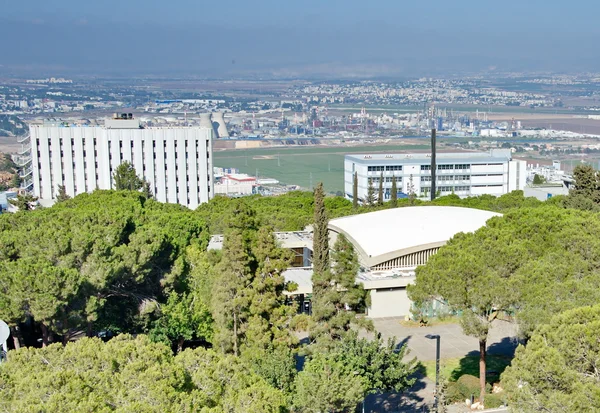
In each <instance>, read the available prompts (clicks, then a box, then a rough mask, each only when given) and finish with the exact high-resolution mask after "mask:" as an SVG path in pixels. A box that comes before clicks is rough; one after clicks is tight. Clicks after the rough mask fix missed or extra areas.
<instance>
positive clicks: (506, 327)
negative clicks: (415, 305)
mask: <svg viewBox="0 0 600 413" xmlns="http://www.w3.org/2000/svg"><path fill="white" fill-rule="evenodd" d="M401 320H402V319H400V318H382V319H376V320H373V324H374V325H375V329H376V331H378V332H379V333H380V334H381V337H382V338H383V339H384V340H387V339H388V338H389V337H396V343H398V344H404V343H406V344H407V346H408V348H409V350H410V352H409V354H408V356H407V358H409V359H412V358H413V357H416V358H417V359H418V360H419V361H429V360H435V346H436V343H435V340H431V339H428V338H425V336H426V335H428V334H439V335H440V337H441V340H440V353H441V358H442V359H446V358H454V357H464V356H467V355H478V354H479V342H478V341H477V339H476V338H473V337H469V336H466V335H465V334H463V332H462V329H461V327H460V326H459V325H458V324H441V325H434V326H427V327H404V326H403V325H402V324H400V321H401ZM516 335H517V329H516V327H515V326H514V325H513V324H511V323H507V322H504V321H496V322H494V324H493V327H492V330H491V331H490V335H489V339H488V347H487V349H488V354H503V355H511V354H513V353H514V350H515V348H516V346H517V344H518V343H517V340H516ZM434 389H435V383H434V382H433V381H431V380H429V379H428V378H427V377H424V376H422V375H418V376H417V381H416V383H415V385H414V386H413V387H412V388H411V389H410V390H408V391H407V392H405V393H403V394H377V395H370V396H369V397H368V398H367V399H366V404H365V409H364V411H365V412H371V413H384V412H385V413H404V412H429V411H430V408H431V406H433V393H434ZM448 411H449V412H451V413H458V412H464V411H470V410H468V409H466V408H465V407H464V406H461V405H454V406H449V408H448ZM492 411H495V412H504V411H506V410H502V409H495V410H490V411H489V412H492Z"/></svg>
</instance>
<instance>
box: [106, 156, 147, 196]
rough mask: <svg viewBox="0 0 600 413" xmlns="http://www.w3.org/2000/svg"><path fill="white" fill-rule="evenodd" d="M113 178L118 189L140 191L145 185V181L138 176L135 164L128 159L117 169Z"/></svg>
mask: <svg viewBox="0 0 600 413" xmlns="http://www.w3.org/2000/svg"><path fill="white" fill-rule="evenodd" d="M113 179H114V182H115V189H116V190H117V191H124V190H128V191H139V190H140V189H142V187H143V185H144V183H143V181H142V180H141V179H140V178H139V177H138V176H137V173H136V171H135V168H134V167H133V165H132V164H130V163H129V162H127V161H125V162H123V163H122V164H120V165H119V166H118V167H117V169H115V173H114V174H113Z"/></svg>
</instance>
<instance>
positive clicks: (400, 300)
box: [367, 288, 411, 318]
mask: <svg viewBox="0 0 600 413" xmlns="http://www.w3.org/2000/svg"><path fill="white" fill-rule="evenodd" d="M370 293H371V307H369V309H368V311H367V316H368V317H369V318H382V317H403V316H406V315H410V306H411V301H410V299H409V298H408V295H407V293H406V288H396V289H389V288H386V289H381V290H370Z"/></svg>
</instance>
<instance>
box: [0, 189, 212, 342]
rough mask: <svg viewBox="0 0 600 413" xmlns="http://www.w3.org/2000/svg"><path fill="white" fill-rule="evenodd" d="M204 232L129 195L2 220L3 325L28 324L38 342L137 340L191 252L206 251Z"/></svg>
mask: <svg viewBox="0 0 600 413" xmlns="http://www.w3.org/2000/svg"><path fill="white" fill-rule="evenodd" d="M205 228H206V227H205V225H204V223H203V221H202V220H201V219H199V218H198V217H196V216H195V215H194V214H191V213H190V212H189V211H187V210H186V209H185V208H183V207H180V206H178V205H169V204H160V203H157V202H155V201H152V200H147V199H146V198H145V197H143V196H141V195H140V194H139V193H135V192H114V191H96V192H94V193H93V194H90V195H87V194H84V195H80V196H78V197H76V198H74V199H70V200H65V201H64V202H61V203H59V204H57V205H55V206H54V207H52V208H48V209H41V210H35V211H31V212H28V213H27V214H4V215H2V216H0V268H2V273H3V276H2V277H0V279H1V281H0V302H1V303H2V304H0V318H3V319H6V321H7V322H9V323H10V324H11V325H12V326H13V327H15V326H16V325H17V324H18V323H19V322H20V321H24V320H25V318H26V317H33V318H34V319H35V321H36V322H38V323H40V326H41V328H42V332H43V333H44V343H46V342H47V341H48V340H50V337H51V336H52V333H56V334H60V335H66V336H69V335H70V334H76V333H77V331H78V330H80V329H83V330H84V331H87V332H88V334H91V333H92V331H99V330H103V329H111V330H113V331H131V332H136V331H143V330H144V328H143V324H144V320H143V309H144V308H145V307H147V304H148V303H151V302H154V301H157V300H158V301H161V300H164V299H165V298H166V297H165V291H166V290H165V289H168V288H171V287H172V286H173V285H175V284H176V281H177V279H179V278H181V272H182V268H181V267H180V266H179V265H178V263H179V261H180V256H181V254H182V253H183V251H184V250H185V248H186V247H187V246H188V245H198V246H201V247H202V248H205V246H206V243H207V240H208V233H207V232H206V230H205ZM4 274H10V275H9V276H4ZM46 330H48V332H47V333H46ZM67 339H68V337H67Z"/></svg>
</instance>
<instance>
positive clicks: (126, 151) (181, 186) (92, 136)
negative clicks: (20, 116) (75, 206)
mask: <svg viewBox="0 0 600 413" xmlns="http://www.w3.org/2000/svg"><path fill="white" fill-rule="evenodd" d="M30 129H31V147H32V157H33V159H32V161H33V179H34V193H35V195H36V196H38V197H39V198H40V199H43V200H49V199H53V198H55V197H56V194H57V190H58V186H59V185H64V186H65V190H66V192H67V194H68V195H70V196H75V195H78V194H81V193H85V192H92V191H94V190H95V189H96V188H99V189H110V188H112V187H113V186H114V183H113V179H112V176H113V173H114V170H115V169H116V168H117V167H118V166H119V165H120V164H121V163H122V162H125V161H128V162H131V163H132V165H133V167H134V168H135V170H136V172H137V173H138V175H139V176H140V178H143V179H146V180H147V181H148V182H149V183H150V187H151V191H152V192H153V193H154V196H155V198H156V199H157V200H158V201H160V202H171V203H179V204H181V205H185V206H187V207H189V208H192V209H193V208H196V207H197V206H198V205H199V204H200V203H203V202H207V201H208V200H209V199H210V198H212V196H213V193H214V190H213V174H212V171H213V168H212V135H213V131H212V129H202V128H181V127H176V128H149V129H106V128H102V127H71V128H69V127H46V126H35V125H32V126H31V128H30ZM71 141H72V143H71ZM94 141H95V144H94ZM38 150H39V156H38ZM61 152H62V154H61ZM50 153H51V154H52V156H51V157H50ZM63 175H64V179H63Z"/></svg>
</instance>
